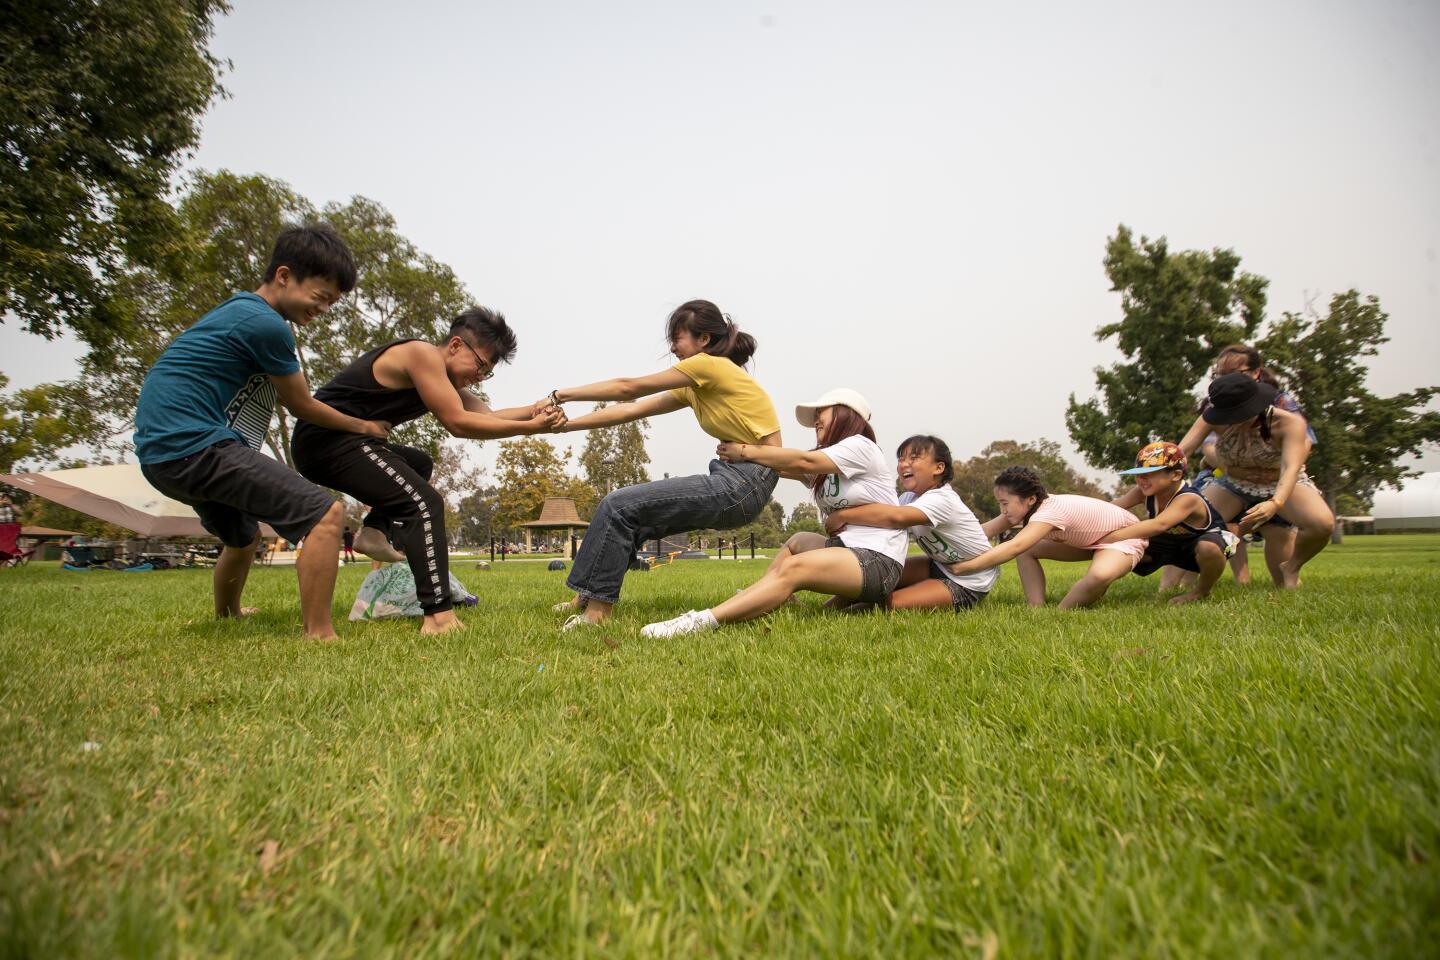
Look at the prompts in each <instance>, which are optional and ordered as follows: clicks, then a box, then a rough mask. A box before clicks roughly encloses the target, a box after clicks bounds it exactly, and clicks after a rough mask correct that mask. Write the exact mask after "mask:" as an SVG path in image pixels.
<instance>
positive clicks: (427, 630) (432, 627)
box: [420, 610, 465, 637]
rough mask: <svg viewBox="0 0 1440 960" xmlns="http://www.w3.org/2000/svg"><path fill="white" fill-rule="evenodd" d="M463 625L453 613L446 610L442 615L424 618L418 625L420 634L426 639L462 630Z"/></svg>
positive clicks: (437, 614)
mask: <svg viewBox="0 0 1440 960" xmlns="http://www.w3.org/2000/svg"><path fill="white" fill-rule="evenodd" d="M464 629H465V624H463V623H461V622H460V618H459V617H457V616H455V611H453V610H446V611H444V612H443V613H435V614H431V615H430V616H428V617H426V618H425V622H424V623H422V624H420V633H421V635H422V636H426V637H436V636H439V635H440V634H442V633H451V632H453V631H455V630H464Z"/></svg>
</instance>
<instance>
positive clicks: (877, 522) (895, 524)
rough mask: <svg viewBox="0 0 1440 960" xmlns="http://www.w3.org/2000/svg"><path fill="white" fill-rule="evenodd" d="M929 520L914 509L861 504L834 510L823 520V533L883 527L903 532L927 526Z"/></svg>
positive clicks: (923, 513)
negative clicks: (845, 529)
mask: <svg viewBox="0 0 1440 960" xmlns="http://www.w3.org/2000/svg"><path fill="white" fill-rule="evenodd" d="M929 524H930V518H929V517H928V516H926V515H925V511H923V510H920V509H918V508H916V507H892V506H890V505H889V504H886V503H862V504H860V505H859V506H857V507H846V508H845V509H843V510H836V511H835V512H834V513H832V514H830V515H829V516H828V517H826V518H825V532H826V533H828V534H830V535H831V536H834V535H835V534H837V533H839V532H840V531H841V530H843V529H844V528H845V527H848V526H854V527H884V528H885V529H887V530H904V529H905V528H906V527H916V526H928V525H929Z"/></svg>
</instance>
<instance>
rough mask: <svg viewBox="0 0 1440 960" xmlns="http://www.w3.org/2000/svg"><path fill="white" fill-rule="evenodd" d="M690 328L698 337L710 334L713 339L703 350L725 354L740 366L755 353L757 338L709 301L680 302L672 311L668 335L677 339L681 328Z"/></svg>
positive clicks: (688, 330)
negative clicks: (742, 330)
mask: <svg viewBox="0 0 1440 960" xmlns="http://www.w3.org/2000/svg"><path fill="white" fill-rule="evenodd" d="M682 329H683V330H685V331H687V332H688V333H689V334H690V336H692V337H695V338H696V339H697V340H698V339H699V338H700V337H701V336H702V335H704V336H708V337H709V338H710V340H709V342H707V343H706V344H705V346H704V347H702V348H701V349H702V350H703V351H704V352H705V353H708V354H710V355H711V356H714V357H724V358H726V359H727V360H729V361H730V362H731V363H733V364H735V365H736V366H737V367H743V366H745V364H747V363H749V362H750V358H751V357H753V356H754V355H755V346H756V344H755V338H754V337H752V336H750V334H748V333H743V332H741V330H740V328H739V327H737V326H736V325H735V322H734V321H733V320H731V319H730V317H729V316H727V315H726V314H723V313H721V312H720V308H719V307H717V306H715V304H713V303H711V302H710V301H709V300H690V301H688V302H686V303H682V304H680V306H678V307H676V308H675V311H674V312H673V313H671V314H670V319H669V321H668V322H667V323H666V325H665V336H666V339H668V340H674V339H675V335H676V334H678V333H679V332H680V331H681V330H682Z"/></svg>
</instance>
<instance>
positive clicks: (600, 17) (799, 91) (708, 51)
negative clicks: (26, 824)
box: [0, 0, 1440, 508]
mask: <svg viewBox="0 0 1440 960" xmlns="http://www.w3.org/2000/svg"><path fill="white" fill-rule="evenodd" d="M1437 41H1440V4H1435V3H1433V2H1428V0H1421V2H1370V3H1360V2H1351V3H1335V2H1317V0H1306V2H1266V3H1260V4H1256V3H1241V2H1216V3H1209V4H1203V5H1197V4H1194V3H1171V2H1155V0H1147V2H1143V3H1139V2H1136V3H1127V2H1115V3H1104V4H1076V3H1061V2H1054V3H1021V4H994V3H986V4H979V3H969V2H929V3H912V2H894V0H891V2H886V3H883V4H881V3H864V4H860V3H838V2H825V3H821V2H788V0H781V2H750V0H731V2H725V3H719V2H715V3H708V4H706V3H691V2H668V3H665V2H652V3H640V2H610V3H604V4H586V3H574V2H572V3H548V2H537V0H527V2H505V3H491V2H480V3H448V2H439V0H412V2H409V3H406V4H403V5H397V4H394V3H381V2H357V0H348V2H319V0H307V2H305V3H301V4H297V3H293V2H283V3H282V2H271V0H236V2H235V10H234V11H233V12H232V13H231V14H230V15H229V16H228V17H226V18H225V19H223V20H222V21H221V22H220V24H219V27H218V31H217V34H216V38H215V43H214V50H215V52H216V53H217V54H219V55H220V56H222V57H228V58H230V59H231V60H233V61H234V68H233V70H232V71H231V72H230V73H229V74H228V75H227V77H226V78H225V84H226V86H227V87H228V88H229V90H230V91H231V94H232V97H231V99H229V100H226V101H222V102H220V103H217V104H216V105H215V106H214V107H213V109H212V110H211V111H210V114H209V115H208V117H207V118H206V120H205V126H204V138H203V143H202V146H201V148H200V150H199V151H198V153H197V155H196V156H195V158H194V161H193V164H192V165H193V166H198V167H204V168H207V169H215V168H222V167H223V168H229V169H231V170H235V171H237V172H241V173H252V172H254V173H264V174H267V175H270V176H274V177H278V178H280V179H283V180H286V181H288V182H289V183H290V184H291V185H293V186H294V187H295V188H296V189H297V190H299V191H300V192H301V193H303V194H304V195H306V196H308V197H309V198H310V199H311V200H313V201H315V202H316V203H317V204H319V203H324V202H326V201H331V200H336V201H344V200H346V199H347V198H349V197H350V196H352V195H354V194H363V195H365V196H368V197H371V198H374V199H376V200H378V201H380V202H381V203H383V204H384V205H385V206H386V207H388V208H389V209H390V211H391V212H392V213H393V214H394V215H395V217H396V218H397V220H398V221H399V227H400V230H401V232H403V233H404V234H405V235H406V236H408V237H409V238H410V239H411V240H412V241H414V242H415V243H416V244H417V246H419V247H420V248H421V249H422V250H425V251H426V252H428V253H430V254H432V255H434V256H435V257H437V258H439V259H440V260H442V261H444V262H446V263H448V264H450V265H451V266H452V267H454V268H455V270H456V271H457V272H458V274H459V275H460V277H461V278H462V279H463V280H464V282H465V283H466V285H467V287H468V289H469V290H470V292H471V294H472V295H473V297H474V298H475V300H476V301H477V302H480V303H483V304H486V305H488V306H492V307H495V308H497V309H499V310H502V311H503V312H504V313H505V314H506V315H507V316H508V317H509V319H510V321H511V322H512V324H513V325H514V326H515V327H516V329H517V331H518V333H519V337H520V352H519V355H518V357H517V358H516V362H515V363H514V365H513V366H512V367H510V368H509V369H505V370H503V371H502V373H501V374H500V376H498V377H497V378H496V379H495V380H494V381H492V385H493V391H492V392H493V393H494V395H495V398H496V400H497V401H499V402H501V403H510V402H516V403H519V402H527V401H529V400H532V399H534V398H535V397H537V396H540V395H541V394H542V393H544V392H545V391H547V390H548V389H550V388H551V387H555V386H563V385H571V384H575V383H580V382H587V381H590V380H595V379H599V378H602V377H606V376H615V375H626V374H642V373H648V372H653V371H654V370H658V369H660V368H661V367H662V366H664V365H665V363H666V359H667V358H666V357H665V355H664V349H665V344H664V342H663V338H662V333H663V324H664V320H665V318H666V316H667V314H668V313H669V311H670V309H672V308H673V307H674V306H675V305H676V304H678V303H680V302H682V301H684V300H687V299H690V298H693V297H704V298H708V299H711V300H714V301H715V302H717V303H718V304H720V306H721V308H722V309H724V310H726V311H727V312H729V313H730V314H731V315H732V316H733V318H734V319H735V321H736V322H737V323H739V324H740V325H741V327H743V328H744V329H746V330H749V331H750V332H751V333H753V334H754V335H755V336H756V337H757V338H758V339H759V343H760V348H759V352H758V354H757V357H756V364H755V367H754V370H755V373H756V376H757V377H758V378H759V379H760V381H761V382H762V383H763V384H764V385H765V386H766V387H768V388H769V390H770V391H771V393H772V395H773V396H774V398H775V400H776V403H777V405H778V406H779V407H780V408H781V414H782V422H783V423H784V424H785V434H786V439H787V441H788V442H789V443H790V444H791V445H793V446H809V445H810V444H811V443H812V442H813V437H812V436H811V435H810V434H809V432H808V431H803V430H802V429H801V428H800V427H798V426H797V425H794V422H793V419H792V414H791V409H792V408H793V405H794V404H795V403H796V402H799V401H802V400H806V399H810V398H812V397H813V396H814V395H817V394H819V393H820V392H822V391H824V390H826V389H828V388H830V387H832V386H839V385H844V386H851V387H855V388H857V389H859V390H861V391H862V392H863V393H865V394H866V395H867V396H868V397H869V399H870V401H871V403H872V405H873V406H874V408H875V411H876V413H875V419H874V423H875V427H876V430H877V432H878V434H879V437H880V441H881V444H882V445H884V446H887V447H889V446H891V445H893V444H894V443H896V442H898V441H899V440H900V439H902V438H903V437H904V436H905V435H907V434H909V433H913V432H922V431H923V432H933V433H937V434H939V435H940V436H943V437H945V438H946V439H947V440H948V441H949V443H950V444H951V446H952V448H953V449H954V450H955V453H956V455H957V456H958V457H966V456H970V455H972V454H974V453H976V452H978V451H979V449H980V448H981V447H983V446H984V445H985V444H986V443H988V442H989V441H991V440H995V439H1002V438H1013V439H1018V440H1032V439H1035V438H1038V437H1047V438H1051V439H1054V440H1059V441H1062V442H1063V441H1066V439H1067V438H1066V432H1065V426H1064V407H1065V401H1066V398H1067V396H1068V394H1070V393H1071V392H1072V391H1073V392H1076V393H1078V394H1079V395H1081V396H1087V395H1089V394H1090V392H1091V391H1092V390H1093V387H1094V378H1093V374H1092V368H1093V367H1094V366H1096V365H1098V364H1107V363H1110V362H1113V361H1114V360H1115V359H1117V352H1116V350H1115V348H1114V347H1113V346H1112V345H1109V344H1103V345H1102V344H1100V343H1098V342H1097V341H1096V340H1095V339H1094V337H1093V335H1092V334H1093V331H1094V329H1095V328H1096V327H1097V326H1099V325H1100V324H1102V323H1107V322H1110V321H1112V320H1114V319H1116V318H1117V317H1118V316H1119V298H1118V296H1117V295H1116V294H1114V293H1111V292H1109V290H1108V281H1107V280H1106V278H1105V275H1104V271H1103V269H1102V267H1101V259H1102V256H1103V253H1104V245H1105V240H1106V238H1107V236H1109V235H1110V234H1112V233H1113V232H1114V229H1115V226H1116V224H1117V223H1121V222H1123V223H1126V224H1129V225H1130V226H1132V227H1133V228H1134V229H1135V230H1136V231H1137V232H1138V233H1145V234H1148V235H1151V236H1156V235H1160V234H1164V235H1166V236H1168V237H1169V238H1170V241H1171V244H1172V247H1173V248H1210V247H1214V246H1225V247H1233V248H1234V249H1235V250H1236V251H1237V252H1238V253H1239V254H1240V255H1241V257H1242V258H1243V264H1244V266H1245V268H1246V269H1248V270H1250V271H1253V272H1256V273H1259V274H1261V275H1263V276H1266V277H1268V278H1269V279H1270V281H1271V284H1270V308H1269V310H1270V315H1272V316H1277V315H1278V314H1279V313H1280V312H1281V311H1282V310H1287V309H1290V310H1294V309H1299V308H1301V307H1302V306H1303V305H1304V303H1305V302H1306V299H1307V298H1310V297H1314V298H1317V299H1316V302H1317V304H1318V305H1320V306H1321V307H1322V308H1323V305H1324V304H1325V302H1326V301H1327V300H1328V298H1329V296H1330V294H1331V293H1333V292H1335V291H1340V290H1345V289H1347V288H1349V287H1352V286H1354V287H1357V288H1359V289H1360V290H1361V291H1362V292H1363V293H1366V294H1372V293H1373V294H1376V295H1378V296H1379V297H1380V298H1381V301H1382V304H1383V305H1384V307H1385V309H1386V310H1387V311H1388V312H1389V313H1390V316H1391V321H1390V326H1389V333H1390V336H1391V338H1392V340H1391V343H1390V344H1388V345H1387V347H1386V348H1385V349H1384V350H1383V352H1382V354H1381V355H1380V357H1378V358H1377V359H1376V360H1375V361H1374V363H1373V366H1372V370H1373V375H1372V378H1371V385H1372V388H1374V389H1376V390H1378V391H1382V392H1394V391H1398V390H1403V389H1410V388H1413V387H1416V386H1420V385H1423V384H1427V383H1435V382H1437V379H1440V362H1437V361H1440V322H1437V321H1440V264H1437V248H1440V166H1437V159H1440V110H1437V108H1436V104H1437V103H1440V56H1437ZM210 306H212V305H211V304H197V305H196V314H197V317H198V315H199V314H200V313H203V312H204V311H205V310H206V309H208V308H209V307H210ZM364 346H366V345H357V353H358V352H360V349H363V347H364ZM0 350H3V353H4V356H5V358H6V359H5V361H4V363H3V366H0V369H4V371H5V372H6V373H7V374H8V375H9V376H10V377H11V378H12V380H13V381H14V385H26V384H29V383H33V382H40V381H42V380H46V379H56V378H62V377H64V376H67V375H69V373H70V372H71V370H72V367H73V361H74V358H75V356H76V355H77V353H78V351H77V348H75V347H74V346H73V345H66V344H46V343H45V342H44V341H40V340H37V339H35V338H32V337H28V336H26V335H24V334H22V333H20V332H18V331H17V330H16V328H15V326H14V324H13V322H12V323H10V324H6V325H5V326H4V327H3V328H0ZM579 412H581V410H580V408H574V409H572V414H574V413H579ZM561 440H562V442H567V441H573V442H574V443H575V444H576V445H577V446H578V444H579V443H580V442H582V438H581V437H580V436H579V435H572V436H570V437H566V438H561ZM494 447H495V444H493V443H490V444H486V445H485V446H484V448H483V451H482V453H481V454H480V456H479V459H480V460H481V461H488V460H489V459H490V458H491V456H493V450H494ZM649 448H650V451H651V456H652V458H653V461H654V462H653V464H652V470H653V474H654V475H655V476H659V474H660V473H662V472H669V473H671V474H679V473H692V472H696V471H697V470H700V469H703V467H704V464H705V462H706V460H707V459H708V457H709V455H710V452H711V450H712V448H713V441H711V440H709V439H708V438H707V437H705V435H704V434H702V433H701V432H700V430H699V429H698V428H697V427H696V425H695V423H694V420H693V417H691V416H690V415H689V414H688V413H685V412H683V411H682V412H680V413H676V414H671V415H670V416H668V417H666V418H664V419H663V420H660V421H656V422H655V425H654V430H653V431H652V436H651V440H650V443H649ZM1077 460H1078V458H1077ZM1425 465H1426V466H1428V467H1431V468H1434V467H1440V456H1437V455H1434V454H1432V455H1431V456H1429V457H1427V458H1426V461H1425ZM787 488H788V489H787ZM779 494H780V498H781V500H782V502H784V503H785V504H786V506H787V508H788V507H789V506H790V505H792V504H794V503H795V502H796V501H798V500H800V499H802V497H803V495H804V491H803V490H802V489H801V488H800V486H799V485H798V484H782V485H781V488H780V491H779Z"/></svg>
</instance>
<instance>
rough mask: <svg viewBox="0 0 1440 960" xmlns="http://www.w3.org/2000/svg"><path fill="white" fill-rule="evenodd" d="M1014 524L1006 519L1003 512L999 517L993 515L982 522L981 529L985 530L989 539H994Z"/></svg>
mask: <svg viewBox="0 0 1440 960" xmlns="http://www.w3.org/2000/svg"><path fill="white" fill-rule="evenodd" d="M1013 526H1014V524H1013V523H1011V522H1010V521H1009V520H1006V519H1005V514H1003V513H1002V514H1000V515H999V516H998V517H991V518H990V519H989V520H986V521H985V522H984V523H982V524H980V529H981V530H984V531H985V538H986V539H987V540H994V539H995V538H996V537H998V536H1000V534H1002V533H1004V532H1005V531H1006V530H1009V529H1010V528H1011V527H1013Z"/></svg>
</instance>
